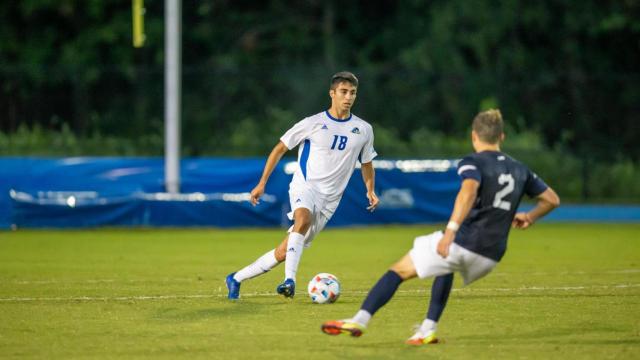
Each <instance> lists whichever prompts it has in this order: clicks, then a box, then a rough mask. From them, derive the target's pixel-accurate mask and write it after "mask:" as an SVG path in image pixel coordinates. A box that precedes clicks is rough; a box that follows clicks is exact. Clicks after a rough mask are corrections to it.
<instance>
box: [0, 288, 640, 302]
mask: <svg viewBox="0 0 640 360" xmlns="http://www.w3.org/2000/svg"><path fill="white" fill-rule="evenodd" d="M637 287H640V284H616V285H595V286H557V287H544V286H531V287H526V286H523V287H517V288H490V289H488V288H477V289H476V288H474V289H469V288H467V289H453V291H455V292H463V293H473V292H512V293H521V292H527V291H529V292H536V291H538V292H545V291H575V290H598V289H605V290H606V289H609V290H611V289H626V288H637ZM428 291H430V290H429V289H416V290H398V291H397V292H396V293H397V294H423V293H427V292H428ZM367 292H368V290H366V291H365V290H353V291H344V292H343V294H345V295H364V294H367ZM275 296H278V295H276V294H275V293H273V292H253V293H242V294H241V297H244V298H251V297H275ZM225 297H227V294H226V291H224V290H223V289H222V288H218V291H216V293H214V294H209V295H207V294H196V295H140V296H72V297H9V298H0V303H1V302H34V301H44V302H56V301H85V302H91V301H103V302H106V301H145V300H184V299H215V298H225Z"/></svg>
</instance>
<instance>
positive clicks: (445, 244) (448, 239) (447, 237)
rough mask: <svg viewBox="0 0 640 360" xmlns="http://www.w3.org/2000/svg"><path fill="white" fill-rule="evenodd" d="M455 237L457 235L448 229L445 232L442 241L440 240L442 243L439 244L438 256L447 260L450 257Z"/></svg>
mask: <svg viewBox="0 0 640 360" xmlns="http://www.w3.org/2000/svg"><path fill="white" fill-rule="evenodd" d="M454 235H455V233H454V232H453V231H451V230H449V229H447V230H445V232H444V235H443V236H442V239H440V241H439V242H438V248H437V251H438V255H440V256H442V257H443V258H445V259H446V258H447V256H449V247H450V246H451V243H452V242H453V239H454Z"/></svg>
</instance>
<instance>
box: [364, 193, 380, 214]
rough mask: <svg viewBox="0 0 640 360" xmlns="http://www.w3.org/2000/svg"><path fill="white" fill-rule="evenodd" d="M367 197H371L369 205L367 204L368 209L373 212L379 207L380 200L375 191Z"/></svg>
mask: <svg viewBox="0 0 640 360" xmlns="http://www.w3.org/2000/svg"><path fill="white" fill-rule="evenodd" d="M367 199H369V206H367V210H369V212H373V211H374V210H375V209H376V208H377V207H378V204H379V203H380V200H379V199H378V196H377V195H376V193H375V192H373V191H371V192H368V193H367Z"/></svg>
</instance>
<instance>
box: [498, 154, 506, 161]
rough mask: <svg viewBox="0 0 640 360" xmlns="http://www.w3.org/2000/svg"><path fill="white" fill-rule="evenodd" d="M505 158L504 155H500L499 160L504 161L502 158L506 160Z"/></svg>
mask: <svg viewBox="0 0 640 360" xmlns="http://www.w3.org/2000/svg"><path fill="white" fill-rule="evenodd" d="M505 159H506V158H505V157H504V156H502V155H500V156H498V161H502V160H505Z"/></svg>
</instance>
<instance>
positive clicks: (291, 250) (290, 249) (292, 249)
mask: <svg viewBox="0 0 640 360" xmlns="http://www.w3.org/2000/svg"><path fill="white" fill-rule="evenodd" d="M287 252H296V249H295V248H292V247H290V248H289V249H288V250H287Z"/></svg>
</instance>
